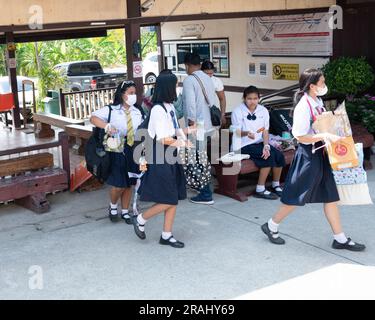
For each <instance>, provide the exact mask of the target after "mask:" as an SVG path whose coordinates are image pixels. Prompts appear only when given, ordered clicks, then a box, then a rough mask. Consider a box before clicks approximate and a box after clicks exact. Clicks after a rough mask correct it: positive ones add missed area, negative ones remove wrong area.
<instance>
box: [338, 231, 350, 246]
mask: <svg viewBox="0 0 375 320" xmlns="http://www.w3.org/2000/svg"><path fill="white" fill-rule="evenodd" d="M333 237H334V239H335V240H336V241H337V242H338V243H341V244H345V243H347V242H348V238H347V237H346V235H345V233H340V234H335V235H334V236H333ZM349 244H350V245H351V246H354V244H355V243H354V242H353V241H351V242H350V243H349Z"/></svg>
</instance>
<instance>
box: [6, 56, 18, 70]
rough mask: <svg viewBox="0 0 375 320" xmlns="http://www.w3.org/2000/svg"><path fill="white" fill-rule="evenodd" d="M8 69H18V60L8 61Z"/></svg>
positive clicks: (11, 59)
mask: <svg viewBox="0 0 375 320" xmlns="http://www.w3.org/2000/svg"><path fill="white" fill-rule="evenodd" d="M8 67H9V69H15V68H17V60H16V58H10V59H8Z"/></svg>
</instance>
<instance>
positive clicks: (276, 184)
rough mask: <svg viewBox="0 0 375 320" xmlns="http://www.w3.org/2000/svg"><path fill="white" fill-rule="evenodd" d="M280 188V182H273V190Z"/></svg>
mask: <svg viewBox="0 0 375 320" xmlns="http://www.w3.org/2000/svg"><path fill="white" fill-rule="evenodd" d="M277 187H280V181H272V188H277Z"/></svg>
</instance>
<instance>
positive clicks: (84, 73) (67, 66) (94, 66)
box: [54, 60, 127, 91]
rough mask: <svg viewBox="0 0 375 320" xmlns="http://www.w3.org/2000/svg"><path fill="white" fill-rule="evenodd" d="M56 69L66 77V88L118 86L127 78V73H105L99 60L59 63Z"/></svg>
mask: <svg viewBox="0 0 375 320" xmlns="http://www.w3.org/2000/svg"><path fill="white" fill-rule="evenodd" d="M54 70H55V71H58V72H60V73H61V75H62V76H63V77H65V78H66V87H65V89H66V90H69V91H86V90H96V89H105V88H110V87H115V86H117V85H118V84H119V83H120V82H122V81H124V80H126V79H127V75H126V73H104V71H103V68H102V66H101V65H100V62H99V61H96V60H90V61H74V62H65V63H61V64H58V65H56V66H55V67H54Z"/></svg>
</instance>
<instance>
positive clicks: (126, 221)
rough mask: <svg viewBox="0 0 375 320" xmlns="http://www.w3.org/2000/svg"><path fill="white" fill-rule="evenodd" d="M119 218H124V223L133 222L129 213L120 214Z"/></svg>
mask: <svg viewBox="0 0 375 320" xmlns="http://www.w3.org/2000/svg"><path fill="white" fill-rule="evenodd" d="M121 219H122V220H124V221H125V223H126V224H129V225H131V224H133V223H132V218H131V216H129V214H122V215H121Z"/></svg>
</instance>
